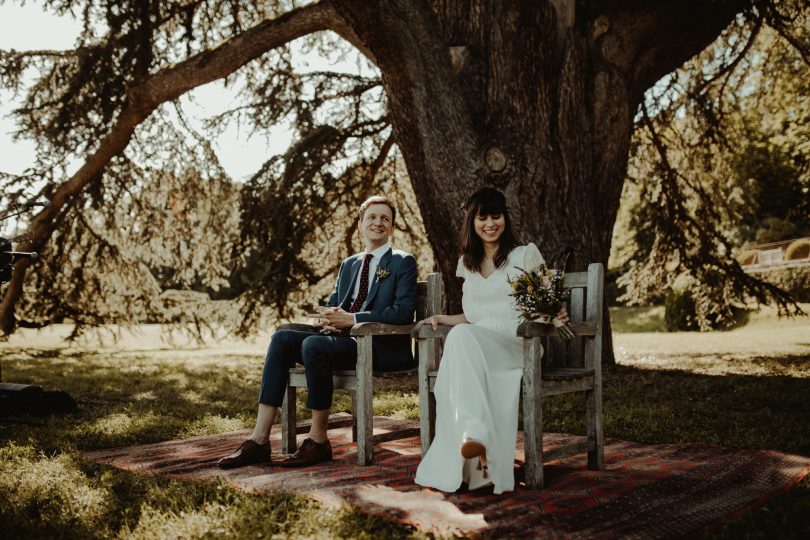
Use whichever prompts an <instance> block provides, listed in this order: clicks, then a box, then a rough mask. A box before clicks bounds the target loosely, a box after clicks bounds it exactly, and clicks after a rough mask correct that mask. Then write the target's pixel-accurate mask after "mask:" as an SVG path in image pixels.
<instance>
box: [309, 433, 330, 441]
mask: <svg viewBox="0 0 810 540" xmlns="http://www.w3.org/2000/svg"><path fill="white" fill-rule="evenodd" d="M307 437H308V438H310V439H312V440H313V441H315V442H316V443H318V444H323V443H326V442H329V437H327V436H326V433H312V432H310V433H309V435H307Z"/></svg>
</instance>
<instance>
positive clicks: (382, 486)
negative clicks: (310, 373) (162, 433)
mask: <svg viewBox="0 0 810 540" xmlns="http://www.w3.org/2000/svg"><path fill="white" fill-rule="evenodd" d="M277 427H278V426H274V431H273V434H272V436H271V444H272V451H273V455H279V453H280V447H281V434H280V432H279V431H277V429H276V428H277ZM414 427H417V423H416V422H412V421H404V420H393V419H390V418H385V417H375V419H374V432H375V434H378V433H385V432H389V431H393V430H399V429H405V428H414ZM248 434H249V432H248V431H236V432H232V433H225V434H221V435H210V436H204V437H194V438H190V439H183V440H178V441H168V442H163V443H156V444H145V445H139V446H129V447H123V448H113V449H109V450H99V451H93V452H86V453H84V457H85V458H86V459H88V460H91V461H94V462H97V463H103V464H109V465H112V466H114V467H117V468H120V469H125V470H129V471H133V472H136V473H139V474H149V475H163V476H167V477H171V478H175V479H194V480H198V481H199V480H203V481H205V480H211V481H216V480H223V481H225V482H228V483H229V484H231V485H233V486H236V487H238V488H240V489H244V490H247V491H253V492H268V491H288V492H294V493H306V494H308V495H310V496H311V497H313V498H315V499H317V500H319V501H322V502H323V503H326V504H329V505H344V504H349V505H353V506H356V507H359V508H361V509H363V510H365V511H367V512H371V513H375V514H381V515H385V516H388V517H390V518H392V519H395V520H397V521H399V522H401V523H407V524H411V525H413V526H415V527H417V528H419V529H421V530H424V531H430V532H434V533H438V534H442V535H453V534H455V535H466V534H476V535H478V534H483V535H484V536H493V537H500V536H521V537H527V538H679V537H683V536H685V535H690V534H695V533H699V532H702V531H705V530H707V529H709V528H711V527H714V526H716V525H718V524H720V523H722V522H724V521H725V520H726V519H728V518H730V517H734V516H737V515H740V514H741V513H744V512H745V511H747V510H750V509H751V508H755V507H757V506H761V505H763V504H764V503H765V501H766V500H768V499H769V498H771V497H773V496H774V495H776V494H778V493H781V492H784V491H786V490H788V489H789V488H791V487H792V486H794V485H795V484H796V483H797V482H799V481H800V480H801V479H802V478H803V477H804V476H805V475H806V474H807V473H808V472H810V458H808V457H804V456H797V455H789V454H783V453H780V452H774V451H767V450H761V451H751V450H737V449H731V448H723V447H719V446H711V445H707V444H700V443H694V444H659V445H642V444H639V443H634V442H627V441H620V440H614V439H608V440H606V446H605V462H606V467H605V470H603V471H589V470H588V469H587V467H586V464H585V455H584V454H582V455H579V456H573V457H570V458H566V459H564V460H560V461H555V462H551V463H548V464H546V466H545V482H546V485H545V487H544V488H543V489H541V490H529V489H526V487H525V484H523V479H522V476H523V469H522V460H523V441H522V435H523V434H522V433H520V434H519V442H518V456H517V457H518V460H517V461H516V465H515V475H516V479H517V488H516V490H515V491H514V492H512V493H506V494H503V495H493V494H492V490H491V488H490V489H489V490H486V489H484V490H477V491H474V492H468V491H459V492H457V493H453V494H446V493H442V492H440V491H436V490H432V489H424V488H421V487H420V486H417V485H415V484H414V483H413V478H414V475H415V474H416V467H417V466H418V465H419V455H420V450H419V438H418V437H410V438H407V439H401V440H397V441H391V442H386V443H382V444H380V445H376V446H375V448H374V464H373V465H371V466H368V467H361V466H359V465H357V462H356V457H357V454H356V450H357V449H356V445H355V444H353V443H352V442H351V428H338V429H331V430H330V432H329V435H330V438H331V440H332V449H333V454H334V457H335V459H334V461H332V462H330V463H327V464H323V465H318V466H314V467H308V468H304V469H284V468H281V467H274V466H272V465H255V466H248V467H243V468H240V469H232V470H220V469H218V468H217V467H216V465H215V463H216V461H217V459H219V458H220V457H222V456H224V455H226V454H228V453H230V452H232V451H233V450H234V449H235V448H236V447H237V446H238V445H239V443H240V442H241V441H242V440H244V439H245V438H246V437H247V436H248ZM302 437H303V436H299V441H300V440H301V438H302ZM581 439H582V437H578V436H574V435H566V434H560V433H547V434H545V436H544V447H545V450H546V451H549V450H551V449H553V448H555V447H558V446H561V445H564V444H568V443H571V442H575V441H577V440H581Z"/></svg>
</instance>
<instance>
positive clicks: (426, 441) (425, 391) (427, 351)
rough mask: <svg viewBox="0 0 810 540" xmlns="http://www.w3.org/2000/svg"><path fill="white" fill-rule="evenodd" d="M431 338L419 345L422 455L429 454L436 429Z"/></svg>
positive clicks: (433, 351) (421, 341) (433, 348)
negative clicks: (431, 380)
mask: <svg viewBox="0 0 810 540" xmlns="http://www.w3.org/2000/svg"><path fill="white" fill-rule="evenodd" d="M432 341H433V340H430V339H420V340H419V341H418V342H417V344H418V347H419V439H420V442H421V445H422V457H424V456H425V454H427V451H428V448H430V444H431V443H432V442H433V437H435V434H436V432H435V430H436V397H435V396H434V395H433V393H432V392H431V391H430V377H429V375H428V372H429V370H430V369H431V368H432V366H433V365H434V364H435V358H434V357H433V354H434V353H435V347H434V346H433V343H432Z"/></svg>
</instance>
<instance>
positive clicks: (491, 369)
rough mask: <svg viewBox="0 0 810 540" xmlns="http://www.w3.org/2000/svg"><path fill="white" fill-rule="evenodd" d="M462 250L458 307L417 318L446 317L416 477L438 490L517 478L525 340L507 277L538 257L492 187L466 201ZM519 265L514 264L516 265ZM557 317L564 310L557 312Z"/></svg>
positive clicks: (505, 487) (499, 486)
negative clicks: (430, 423) (431, 435)
mask: <svg viewBox="0 0 810 540" xmlns="http://www.w3.org/2000/svg"><path fill="white" fill-rule="evenodd" d="M465 208H466V212H467V213H466V217H465V220H464V226H463V230H462V232H461V251H462V256H461V258H460V259H459V261H458V267H457V269H456V275H457V276H458V277H461V278H464V287H463V290H462V294H463V295H462V307H463V311H464V312H463V313H461V314H459V315H434V316H432V317H430V318H428V319H425V320H424V321H420V322H421V323H426V324H430V325H432V326H433V328H434V329H435V328H436V326H437V325H439V324H444V325H450V326H452V327H453V328H452V329H451V330H450V333H449V334H448V335H447V339H446V341H445V344H444V353H443V354H442V360H441V363H440V365H439V373H438V375H437V377H436V386H435V390H434V395H435V397H436V437H435V439H434V440H433V443H432V444H431V446H430V449H429V450H428V451H427V453H426V454H425V456H424V459H422V462H421V463H420V464H419V468H418V469H417V471H416V479H415V481H416V483H417V484H419V485H422V486H426V487H432V488H436V489H440V490H442V491H447V492H453V491H456V490H457V489H458V488H459V487H460V486H461V483H462V482H464V483H466V484H467V486H468V487H469V489H477V488H480V487H484V486H488V485H493V489H494V493H495V494H500V493H503V492H504V491H511V490H513V489H514V486H515V478H514V470H513V469H514V460H515V446H516V443H517V425H518V400H519V397H520V380H521V376H522V375H523V343H522V340H521V339H520V338H518V337H517V336H516V331H517V327H518V324H519V322H520V321H519V314H518V312H517V310H516V309H515V306H514V304H513V299H512V297H511V296H509V293H511V292H512V288H511V286H510V285H509V282H508V281H507V280H508V279H510V278H512V279H513V278H515V277H517V276H518V275H520V274H521V273H522V271H521V270H520V269H523V270H527V271H528V270H533V269H535V268H537V267H539V266H540V265H541V264H543V257H542V256H541V255H540V251H539V250H538V249H537V246H535V245H534V244H528V245H525V246H520V245H517V241H516V240H515V237H514V234H513V233H512V224H511V221H510V219H509V211H508V209H507V207H506V198H505V197H504V195H503V193H501V192H500V191H498V190H497V189H494V188H483V189H480V190H478V191H477V192H475V193H474V194H473V195H472V196H471V197H470V199H469V200H468V201H467V203H466V204H465ZM519 268H520V269H519ZM558 318H560V319H561V320H562V321H563V322H567V321H568V315H567V313H566V312H565V308H563V309H562V310H561V311H560V313H559V314H558Z"/></svg>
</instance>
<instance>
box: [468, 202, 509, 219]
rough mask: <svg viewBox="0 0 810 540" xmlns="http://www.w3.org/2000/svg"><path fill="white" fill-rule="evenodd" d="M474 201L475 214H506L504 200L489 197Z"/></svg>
mask: <svg viewBox="0 0 810 540" xmlns="http://www.w3.org/2000/svg"><path fill="white" fill-rule="evenodd" d="M476 203H477V204H476V206H477V207H478V208H477V209H476V211H475V215H478V216H497V215H504V214H506V205H505V204H504V201H498V200H493V199H489V200H483V201H476Z"/></svg>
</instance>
